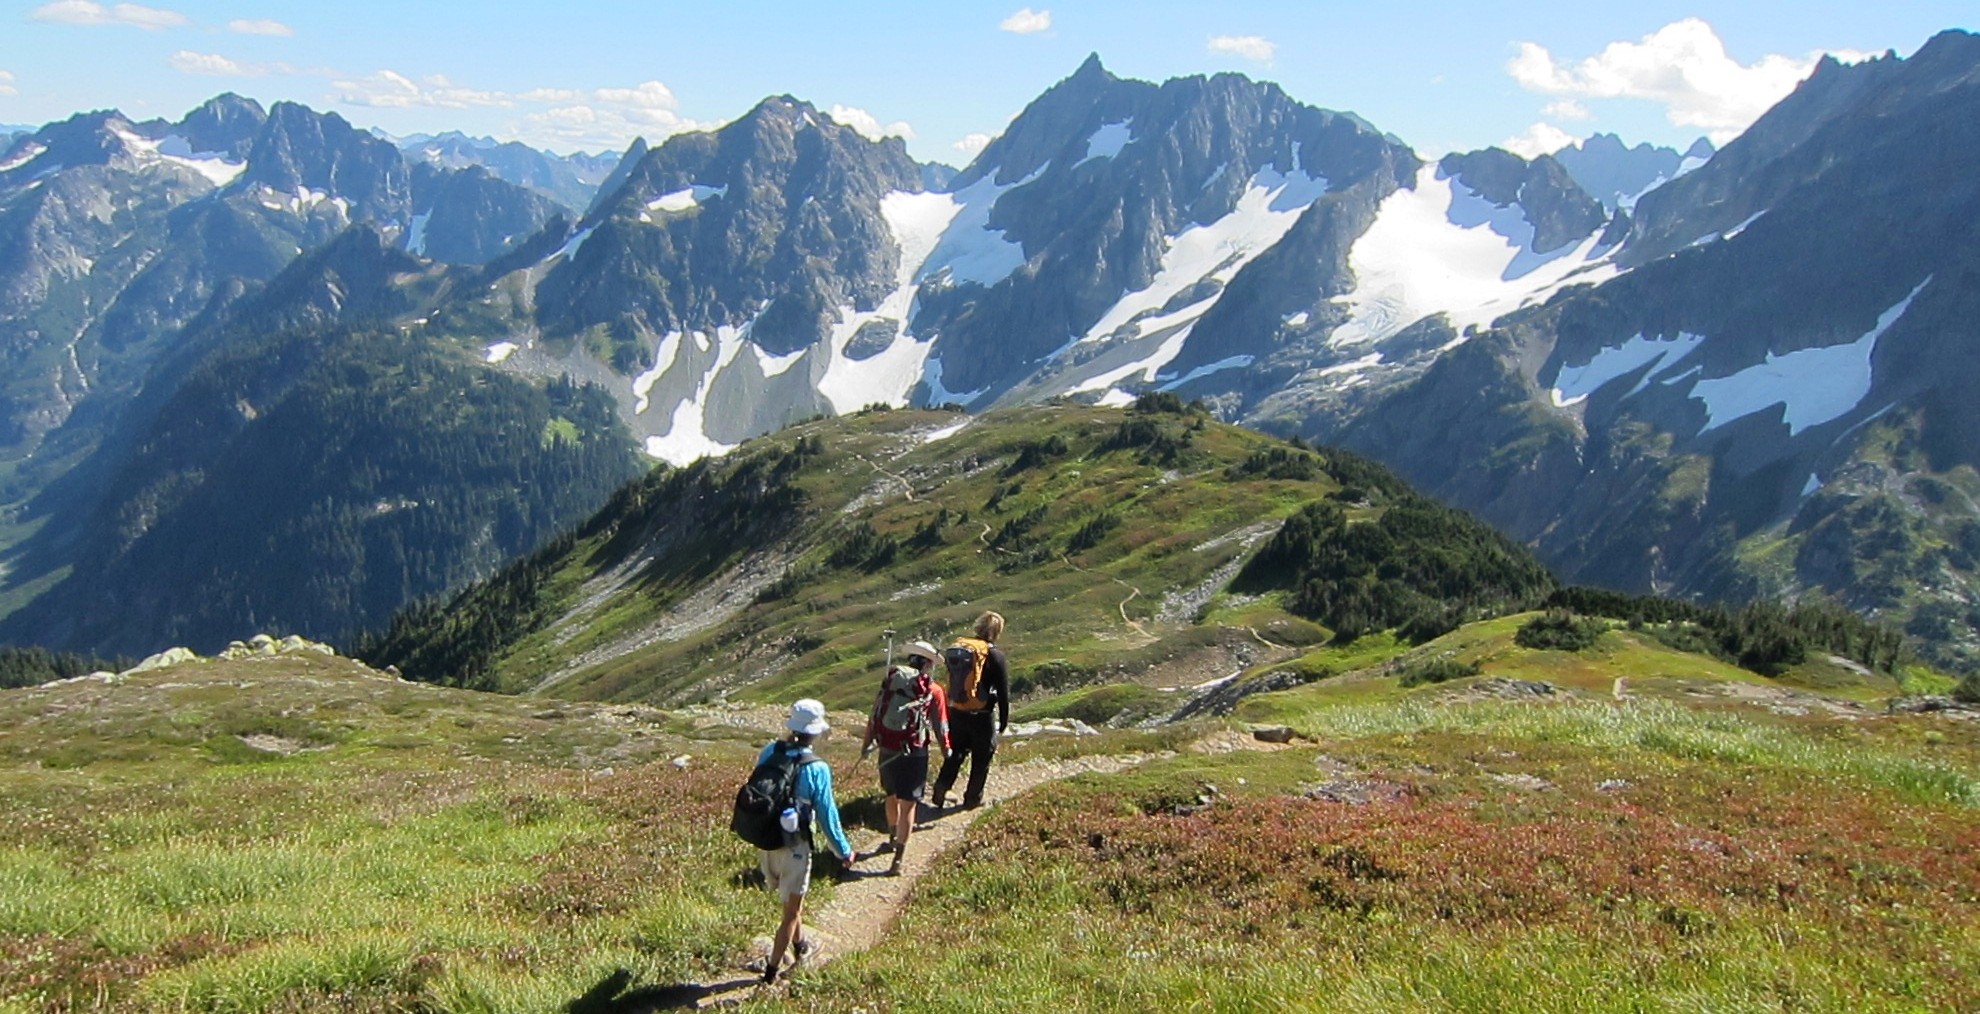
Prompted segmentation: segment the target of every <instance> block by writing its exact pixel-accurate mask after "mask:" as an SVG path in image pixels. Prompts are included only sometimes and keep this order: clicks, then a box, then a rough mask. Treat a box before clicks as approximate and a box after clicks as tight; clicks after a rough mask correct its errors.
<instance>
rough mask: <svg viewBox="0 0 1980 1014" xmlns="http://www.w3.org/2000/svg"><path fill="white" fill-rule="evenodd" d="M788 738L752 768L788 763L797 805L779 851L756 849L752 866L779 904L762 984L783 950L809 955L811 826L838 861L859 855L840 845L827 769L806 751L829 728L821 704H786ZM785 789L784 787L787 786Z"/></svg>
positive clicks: (773, 977) (842, 835)
mask: <svg viewBox="0 0 1980 1014" xmlns="http://www.w3.org/2000/svg"><path fill="white" fill-rule="evenodd" d="M784 728H785V729H787V730H789V733H790V735H788V736H785V737H784V738H782V739H779V740H775V741H773V742H772V743H771V744H770V745H769V746H766V747H764V748H763V752H762V753H761V754H759V755H758V756H757V758H756V764H757V767H758V768H761V767H762V766H763V765H765V764H768V763H770V762H771V760H772V759H773V758H783V759H788V760H789V761H790V762H792V763H795V764H796V765H797V790H796V793H795V797H796V801H797V805H796V806H795V807H794V808H793V809H792V810H789V811H786V812H785V816H784V832H785V834H784V847H783V848H780V849H759V850H758V854H757V865H758V868H760V869H761V870H762V871H763V882H764V883H765V884H767V885H769V887H770V889H771V890H772V891H775V892H777V894H778V896H779V897H781V898H782V899H783V901H784V912H783V919H782V921H780V922H779V923H778V924H777V936H776V940H775V941H774V942H773V943H772V944H771V947H770V958H769V960H768V961H767V962H765V964H764V966H763V981H764V982H766V983H768V982H775V981H777V974H778V971H779V969H780V967H781V966H782V964H783V961H784V952H785V950H786V949H791V950H793V951H794V953H795V954H796V956H797V958H798V959H800V960H801V959H803V958H804V957H805V955H806V954H808V953H809V952H810V947H809V946H807V945H808V943H809V942H808V941H806V940H805V939H804V936H803V934H804V894H805V891H807V890H809V889H810V887H811V852H812V827H813V825H814V823H815V824H816V826H817V828H818V830H820V831H823V832H824V834H825V844H826V846H827V847H828V848H830V849H831V850H832V854H833V855H836V856H838V857H839V860H840V862H842V863H843V864H844V865H846V866H851V865H853V864H854V863H856V862H858V861H859V853H858V852H855V851H853V847H852V845H851V843H849V842H847V841H846V832H845V829H844V828H842V827H841V826H840V825H839V804H838V802H837V800H835V799H834V798H833V796H832V768H831V766H830V765H828V764H826V763H825V761H824V760H822V759H820V758H819V757H818V756H817V755H816V754H815V753H813V752H812V747H814V746H815V745H817V742H818V740H819V739H820V737H823V736H824V735H825V734H826V733H827V732H830V731H831V729H832V724H831V723H830V722H828V721H826V720H825V705H823V704H821V703H819V702H818V701H815V700H811V699H810V698H806V699H804V700H801V701H798V702H797V703H795V704H793V705H791V717H790V718H788V719H786V720H785V722H784ZM787 784H788V783H787Z"/></svg>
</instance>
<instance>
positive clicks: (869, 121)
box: [826, 106, 914, 141]
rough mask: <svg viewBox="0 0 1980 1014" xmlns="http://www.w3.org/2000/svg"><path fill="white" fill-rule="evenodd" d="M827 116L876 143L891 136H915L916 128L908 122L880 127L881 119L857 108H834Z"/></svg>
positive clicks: (898, 121)
mask: <svg viewBox="0 0 1980 1014" xmlns="http://www.w3.org/2000/svg"><path fill="white" fill-rule="evenodd" d="M826 115H828V116H830V117H832V119H834V120H837V121H839V122H840V123H843V124H845V125H846V126H848V127H851V128H852V129H854V130H857V131H859V132H860V133H862V134H865V135H866V136H867V137H870V138H872V139H873V140H875V141H878V140H880V139H881V138H883V137H887V136H890V135H891V136H894V137H907V138H912V137H913V136H914V128H913V127H910V126H908V124H907V121H905V120H895V121H894V122H892V123H889V124H887V125H886V126H884V127H883V126H881V125H880V119H879V117H876V116H874V115H873V114H872V113H869V112H867V111H866V110H864V109H860V108H857V107H855V106H833V107H832V110H831V112H829V113H827V114H826Z"/></svg>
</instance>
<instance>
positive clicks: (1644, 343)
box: [1553, 332, 1705, 408]
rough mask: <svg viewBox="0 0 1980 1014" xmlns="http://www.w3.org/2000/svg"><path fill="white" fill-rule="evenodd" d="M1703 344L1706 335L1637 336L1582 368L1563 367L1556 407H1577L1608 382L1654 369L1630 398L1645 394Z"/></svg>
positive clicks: (1599, 353)
mask: <svg viewBox="0 0 1980 1014" xmlns="http://www.w3.org/2000/svg"><path fill="white" fill-rule="evenodd" d="M1704 341H1705V336H1704V335H1697V334H1690V333H1687V332H1680V333H1679V334H1678V336H1677V337H1675V338H1663V337H1657V338H1650V337H1646V336H1644V335H1642V334H1637V335H1634V336H1633V337H1631V338H1630V339H1629V340H1628V341H1626V342H1623V343H1622V344H1621V345H1619V346H1616V347H1614V348H1604V349H1600V350H1598V351H1596V353H1595V355H1594V357H1593V358H1591V359H1589V360H1588V362H1586V363H1583V364H1582V365H1580V366H1562V367H1561V370H1560V373H1558V374H1556V375H1555V377H1554V388H1553V396H1554V407H1555V408H1566V407H1568V406H1570V405H1578V404H1580V403H1581V402H1583V401H1586V400H1587V399H1588V396H1589V395H1591V394H1594V393H1595V392H1596V391H1597V390H1599V389H1600V388H1601V387H1602V385H1604V384H1606V383H1608V382H1609V381H1611V380H1614V379H1616V378H1617V377H1620V376H1624V375H1626V374H1629V373H1633V372H1635V371H1636V370H1638V369H1640V368H1642V367H1644V366H1651V369H1650V371H1649V372H1647V373H1645V374H1644V375H1643V380H1642V381H1641V382H1640V383H1638V384H1637V385H1636V387H1635V388H1633V389H1631V390H1630V392H1629V394H1635V393H1636V392H1637V391H1641V390H1643V386H1644V384H1648V383H1649V382H1650V378H1651V377H1652V376H1655V375H1656V374H1657V373H1658V372H1660V371H1662V370H1666V369H1669V368H1670V367H1673V366H1676V365H1677V364H1678V363H1680V362H1682V361H1683V360H1684V358H1685V357H1686V356H1689V355H1691V353H1692V352H1693V351H1695V350H1696V349H1697V348H1698V346H1699V345H1701V344H1703V343H1704ZM1653 364H1654V365H1653ZM1628 396H1629V395H1624V397H1628Z"/></svg>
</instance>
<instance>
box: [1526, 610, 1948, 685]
mask: <svg viewBox="0 0 1980 1014" xmlns="http://www.w3.org/2000/svg"><path fill="white" fill-rule="evenodd" d="M1547 605H1548V606H1549V607H1550V608H1555V609H1565V610H1570V611H1572V612H1575V613H1579V614H1582V615H1584V616H1603V617H1608V618H1610V619H1616V620H1624V621H1627V622H1629V623H1630V624H1631V625H1633V626H1655V627H1661V628H1663V629H1661V630H1653V633H1654V634H1655V635H1656V636H1657V637H1658V638H1659V639H1660V640H1662V641H1664V642H1665V643H1666V644H1669V645H1671V646H1672V647H1677V648H1682V649H1685V650H1693V651H1703V652H1706V653H1708V654H1711V655H1714V656H1717V657H1718V658H1720V659H1722V660H1724V661H1726V662H1730V663H1732V664H1734V665H1737V666H1739V667H1740V668H1742V669H1750V670H1752V671H1754V672H1757V673H1760V674H1761V675H1763V676H1777V675H1779V674H1780V673H1782V672H1783V671H1785V670H1786V669H1787V668H1788V667H1790V666H1794V665H1799V664H1801V663H1802V662H1804V661H1806V660H1807V658H1808V655H1809V653H1810V652H1825V653H1828V654H1833V655H1840V656H1842V657H1843V658H1847V659H1850V660H1852V661H1854V662H1856V663H1858V664H1860V665H1863V666H1867V667H1868V668H1871V669H1876V670H1880V671H1883V672H1890V671H1892V670H1894V669H1896V668H1897V666H1898V665H1899V664H1900V663H1902V662H1904V661H1905V660H1906V659H1907V658H1909V653H1908V650H1907V648H1906V644H1905V638H1904V632H1903V631H1900V630H1898V629H1897V628H1895V627H1889V626H1885V625H1884V624H1881V623H1876V622H1874V621H1871V620H1867V619H1864V618H1863V617H1861V616H1858V615H1857V614H1855V613H1853V612H1850V611H1849V610H1847V609H1844V608H1843V607H1841V606H1838V605H1835V604H1833V603H1829V602H1819V601H1817V602H1804V603H1797V604H1795V605H1789V606H1784V605H1780V604H1779V603H1774V602H1754V603H1750V604H1748V605H1743V606H1723V605H1706V604H1701V603H1696V602H1680V601H1677V600H1674V599H1665V598H1656V597H1653V596H1649V595H1630V594H1627V593H1625V592H1615V591H1606V590H1603V589H1600V588H1562V589H1559V590H1557V591H1555V592H1554V593H1553V594H1552V595H1550V596H1548V598H1547Z"/></svg>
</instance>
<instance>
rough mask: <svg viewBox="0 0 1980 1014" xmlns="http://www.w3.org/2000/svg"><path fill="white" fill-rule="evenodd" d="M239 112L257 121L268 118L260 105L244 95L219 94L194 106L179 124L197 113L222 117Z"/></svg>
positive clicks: (234, 93) (233, 93)
mask: <svg viewBox="0 0 1980 1014" xmlns="http://www.w3.org/2000/svg"><path fill="white" fill-rule="evenodd" d="M239 112H245V113H247V114H248V115H249V116H252V117H254V118H255V119H257V120H264V119H267V118H268V110H266V109H264V108H263V107H262V105H261V103H259V102H256V101H255V100H253V99H251V98H248V97H246V96H244V95H241V94H239V93H237V92H221V93H220V94H218V95H215V96H213V97H212V98H210V99H207V100H206V101H205V102H202V103H200V104H199V105H197V106H194V107H193V108H192V109H191V110H190V111H188V112H187V113H186V115H185V117H184V118H183V119H181V120H180V122H182V123H183V122H185V120H189V119H192V118H193V116H195V115H196V114H199V113H209V114H213V115H222V114H226V113H239Z"/></svg>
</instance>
